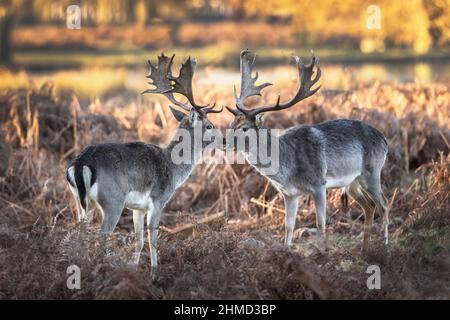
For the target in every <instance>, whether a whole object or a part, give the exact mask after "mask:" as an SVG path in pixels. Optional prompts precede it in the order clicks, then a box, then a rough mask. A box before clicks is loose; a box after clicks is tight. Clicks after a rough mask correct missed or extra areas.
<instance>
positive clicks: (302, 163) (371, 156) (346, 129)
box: [224, 50, 388, 249]
mask: <svg viewBox="0 0 450 320" xmlns="http://www.w3.org/2000/svg"><path fill="white" fill-rule="evenodd" d="M255 57H256V55H255V54H254V53H252V52H250V51H248V50H244V51H242V52H241V56H240V63H241V90H240V95H239V96H238V95H237V93H236V88H235V97H236V109H232V108H229V107H226V108H227V110H228V111H229V112H231V113H232V114H233V115H234V117H235V118H234V121H233V122H232V123H231V124H230V125H229V127H228V128H229V129H232V131H233V134H235V135H237V136H239V135H245V134H246V132H247V131H250V130H255V131H257V132H258V131H261V129H263V128H265V127H264V126H263V125H262V121H261V115H262V114H263V113H266V112H270V111H280V110H284V109H288V108H290V107H292V106H294V105H296V104H297V103H298V102H300V101H302V100H304V99H306V98H308V97H310V96H312V95H313V94H315V93H316V92H317V91H318V90H319V88H320V86H317V87H316V88H313V86H314V85H315V84H316V83H317V82H318V81H319V79H320V76H321V69H320V64H319V59H316V57H315V56H314V55H312V61H311V63H310V64H308V65H305V64H304V63H303V62H302V61H301V60H300V58H299V57H296V56H295V57H294V59H295V63H296V66H297V68H298V71H299V78H300V86H299V88H298V91H297V92H296V94H295V95H294V97H293V98H292V99H290V100H289V101H287V102H285V103H281V98H280V96H278V99H277V101H276V102H275V103H274V104H273V105H268V106H261V107H257V108H248V107H246V106H245V104H244V102H245V100H246V99H247V98H248V97H251V96H260V95H261V90H262V89H264V88H265V87H267V86H269V85H271V84H270V83H263V84H260V85H256V84H255V83H256V80H257V78H258V73H256V75H255V76H254V77H253V76H252V71H253V66H254V61H255ZM314 70H316V71H314ZM265 132H266V134H267V135H269V136H270V135H271V133H270V131H269V130H265ZM259 136H260V135H259V134H257V135H256V137H259ZM271 139H278V141H277V142H278V144H279V159H278V161H279V167H278V170H277V172H275V173H273V172H270V173H268V172H266V167H265V166H264V165H261V164H260V163H258V161H256V162H254V163H252V165H253V166H254V167H255V168H256V169H257V170H258V171H259V172H260V173H261V174H263V175H265V176H266V177H267V178H268V179H269V180H270V181H271V182H272V184H273V185H274V186H275V187H276V188H277V189H278V191H279V192H280V193H281V194H282V195H283V198H284V203H285V210H286V217H285V244H286V245H291V244H292V238H293V231H294V227H295V220H296V215H297V207H298V197H299V196H300V195H311V196H312V198H313V199H314V204H315V210H316V225H317V229H318V231H319V234H321V235H322V236H324V238H323V239H324V240H325V246H326V233H325V231H326V230H325V224H326V190H327V189H330V188H345V192H346V194H349V195H350V196H351V197H352V198H353V199H354V200H355V201H356V202H357V203H358V204H359V205H360V206H361V207H362V209H363V211H364V215H365V222H364V239H363V249H367V246H368V243H369V238H370V230H371V229H372V224H373V218H374V212H375V211H378V212H379V213H380V214H381V216H382V217H383V230H384V236H385V241H386V243H387V236H388V217H387V211H386V200H385V198H384V196H383V193H382V190H381V177H380V176H381V170H382V167H383V165H384V162H385V159H386V155H387V152H388V144H387V142H386V139H385V137H384V136H383V134H382V133H381V132H379V131H378V130H377V129H375V128H373V127H371V126H369V125H368V124H365V123H363V122H361V121H357V120H347V119H340V120H332V121H326V122H323V123H320V124H317V125H303V126H296V127H292V128H289V129H288V130H286V131H285V132H284V133H283V134H281V135H279V136H277V137H275V136H270V137H269V138H267V139H264V141H268V143H266V144H264V143H260V140H261V139H258V141H257V147H256V148H250V147H249V146H248V144H243V147H241V148H242V149H241V150H238V151H243V152H244V154H246V156H247V157H248V155H249V153H250V152H255V151H254V150H258V149H260V148H268V149H269V150H270V141H272V140H271ZM224 143H225V147H226V148H228V149H230V148H234V149H236V145H235V143H234V140H231V139H228V136H227V139H225V141H224ZM252 150H253V151H252ZM268 152H269V151H268ZM254 158H256V159H257V156H256V157H254Z"/></svg>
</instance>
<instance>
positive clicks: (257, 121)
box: [255, 113, 264, 126]
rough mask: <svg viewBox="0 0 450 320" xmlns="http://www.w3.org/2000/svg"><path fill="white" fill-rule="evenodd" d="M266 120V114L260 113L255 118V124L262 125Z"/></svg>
mask: <svg viewBox="0 0 450 320" xmlns="http://www.w3.org/2000/svg"><path fill="white" fill-rule="evenodd" d="M263 121H264V114H262V113H260V114H257V115H256V119H255V124H256V125H257V126H261V125H262V124H263Z"/></svg>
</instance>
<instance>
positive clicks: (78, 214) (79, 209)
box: [69, 184, 84, 222]
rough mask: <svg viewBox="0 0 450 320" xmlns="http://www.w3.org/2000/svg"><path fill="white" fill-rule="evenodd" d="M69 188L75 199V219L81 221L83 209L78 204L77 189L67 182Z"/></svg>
mask: <svg viewBox="0 0 450 320" xmlns="http://www.w3.org/2000/svg"><path fill="white" fill-rule="evenodd" d="M69 189H70V192H71V193H72V195H73V198H74V199H75V204H76V207H77V220H78V222H81V220H82V219H83V217H84V210H83V208H82V207H81V204H80V198H79V197H78V192H77V190H76V189H75V188H74V187H72V186H71V185H70V184H69Z"/></svg>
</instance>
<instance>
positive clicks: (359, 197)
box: [348, 179, 376, 251]
mask: <svg viewBox="0 0 450 320" xmlns="http://www.w3.org/2000/svg"><path fill="white" fill-rule="evenodd" d="M364 184H365V182H364ZM348 192H349V194H350V196H351V197H352V198H353V199H354V200H355V201H356V202H357V203H358V205H359V206H360V207H361V208H362V209H363V213H364V238H363V251H367V249H368V247H369V242H370V233H371V232H372V225H373V216H374V213H375V210H376V205H375V202H374V201H373V200H372V196H371V194H370V192H369V191H368V190H367V189H366V188H365V187H364V186H362V185H361V182H360V181H359V179H355V180H354V181H353V182H352V183H351V184H350V186H349V188H348Z"/></svg>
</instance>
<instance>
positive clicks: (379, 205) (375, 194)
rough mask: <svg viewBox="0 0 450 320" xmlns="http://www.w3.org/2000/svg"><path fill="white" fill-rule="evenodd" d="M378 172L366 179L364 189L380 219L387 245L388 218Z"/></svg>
mask: <svg viewBox="0 0 450 320" xmlns="http://www.w3.org/2000/svg"><path fill="white" fill-rule="evenodd" d="M380 174H381V173H380V172H374V173H373V174H372V175H370V176H369V177H367V178H366V179H365V180H366V184H367V186H366V188H367V191H368V192H369V193H370V196H371V199H372V200H373V201H374V202H375V205H376V209H377V211H378V212H379V214H380V216H381V217H382V221H383V224H382V232H383V236H384V241H385V244H388V242H389V239H388V226H389V217H388V214H389V213H388V211H387V207H386V199H385V197H384V195H383V191H382V190H381V178H380Z"/></svg>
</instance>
